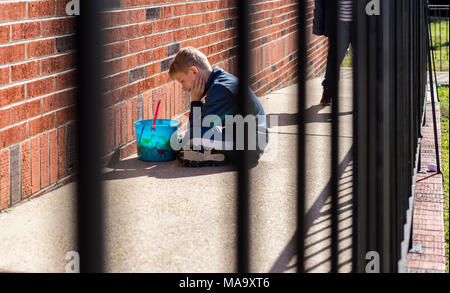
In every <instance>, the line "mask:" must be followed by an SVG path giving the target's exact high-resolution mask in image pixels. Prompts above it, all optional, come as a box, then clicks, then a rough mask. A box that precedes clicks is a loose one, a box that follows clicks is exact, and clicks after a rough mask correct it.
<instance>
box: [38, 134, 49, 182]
mask: <svg viewBox="0 0 450 293" xmlns="http://www.w3.org/2000/svg"><path fill="white" fill-rule="evenodd" d="M48 138H49V135H48V133H45V134H43V135H41V136H40V141H39V143H40V145H39V146H40V157H41V189H42V188H44V187H46V186H48V185H49V166H50V164H49V148H48Z"/></svg>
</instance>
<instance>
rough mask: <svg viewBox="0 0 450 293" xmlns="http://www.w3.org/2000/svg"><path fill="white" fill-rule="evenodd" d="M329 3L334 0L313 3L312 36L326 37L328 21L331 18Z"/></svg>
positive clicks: (316, 0) (319, 0)
mask: <svg viewBox="0 0 450 293" xmlns="http://www.w3.org/2000/svg"><path fill="white" fill-rule="evenodd" d="M329 1H336V0H315V1H314V19H313V34H315V35H318V36H326V37H328V32H329V31H330V29H329V19H330V17H331V15H330V13H331V10H330V5H328V2H329Z"/></svg>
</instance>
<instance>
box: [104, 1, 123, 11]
mask: <svg viewBox="0 0 450 293" xmlns="http://www.w3.org/2000/svg"><path fill="white" fill-rule="evenodd" d="M104 3H105V4H104V8H105V10H109V9H113V8H120V7H121V5H122V0H109V1H105V2H104Z"/></svg>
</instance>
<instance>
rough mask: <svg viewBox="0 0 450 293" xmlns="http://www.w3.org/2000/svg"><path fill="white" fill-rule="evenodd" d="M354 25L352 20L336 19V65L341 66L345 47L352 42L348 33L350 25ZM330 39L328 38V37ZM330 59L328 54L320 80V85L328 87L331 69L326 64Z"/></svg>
mask: <svg viewBox="0 0 450 293" xmlns="http://www.w3.org/2000/svg"><path fill="white" fill-rule="evenodd" d="M352 25H354V23H353V22H344V21H338V30H339V33H338V38H339V41H338V43H337V59H338V60H337V61H338V62H337V64H338V67H340V66H341V64H342V61H343V60H344V58H345V53H347V49H348V47H349V45H350V44H351V43H352V39H353V38H352V36H351V33H350V30H351V26H352ZM328 40H330V39H328ZM330 59H331V55H330V54H328V57H327V69H326V72H325V79H324V80H323V81H322V86H323V87H328V84H329V80H330V76H331V70H330V68H329V67H328V64H330Z"/></svg>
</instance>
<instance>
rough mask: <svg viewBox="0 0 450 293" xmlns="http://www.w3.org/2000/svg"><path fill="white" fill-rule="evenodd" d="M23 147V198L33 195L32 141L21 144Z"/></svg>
mask: <svg viewBox="0 0 450 293" xmlns="http://www.w3.org/2000/svg"><path fill="white" fill-rule="evenodd" d="M21 149H22V178H21V179H22V180H21V182H22V198H27V197H28V196H30V195H31V149H30V141H29V140H27V141H24V142H23V143H22V144H21Z"/></svg>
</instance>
